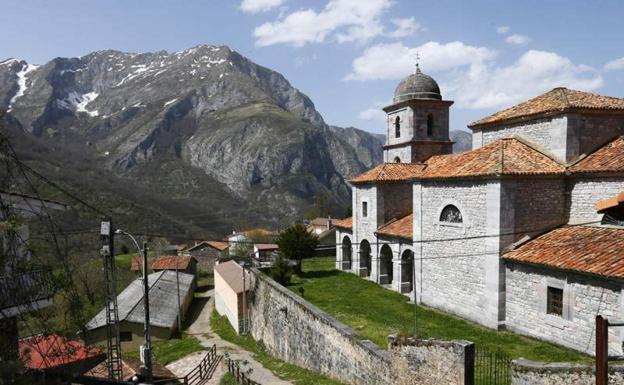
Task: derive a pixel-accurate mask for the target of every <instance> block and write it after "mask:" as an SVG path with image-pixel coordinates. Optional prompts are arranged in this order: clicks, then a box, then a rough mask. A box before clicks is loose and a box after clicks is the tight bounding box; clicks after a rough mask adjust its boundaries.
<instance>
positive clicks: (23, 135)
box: [0, 45, 382, 234]
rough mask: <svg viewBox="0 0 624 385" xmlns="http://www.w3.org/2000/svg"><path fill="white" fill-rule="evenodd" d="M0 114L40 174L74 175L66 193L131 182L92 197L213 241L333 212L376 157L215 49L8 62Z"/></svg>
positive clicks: (370, 139) (2, 72)
mask: <svg viewBox="0 0 624 385" xmlns="http://www.w3.org/2000/svg"><path fill="white" fill-rule="evenodd" d="M1 109H6V110H7V113H6V116H5V117H4V119H3V124H4V126H5V127H8V128H7V130H9V131H10V132H12V133H13V135H14V137H15V138H16V143H17V148H18V151H21V154H22V155H23V156H25V157H26V158H27V159H28V160H29V162H31V163H32V164H33V165H34V166H36V167H37V168H39V169H41V170H48V171H50V172H54V170H59V169H61V170H63V175H58V177H59V178H60V179H67V175H70V174H71V175H73V179H74V180H73V181H72V180H66V181H65V182H66V184H67V185H70V184H74V187H75V188H77V189H79V190H81V191H83V192H84V191H91V190H92V188H93V186H98V185H101V183H100V181H101V179H100V178H102V176H105V177H106V178H110V180H111V181H114V184H115V186H119V185H128V186H132V188H131V189H129V190H128V191H126V190H124V189H117V190H115V191H116V192H115V193H112V192H111V191H112V190H111V189H107V187H106V186H102V188H101V192H102V194H108V196H109V197H114V198H115V199H114V201H123V202H126V203H128V204H130V202H133V201H136V197H135V196H134V195H139V196H141V197H143V199H142V200H141V202H140V204H144V205H145V206H146V207H145V209H146V210H151V211H155V212H159V213H160V214H161V215H162V216H163V219H161V220H168V221H171V222H172V223H178V224H179V225H180V226H178V227H180V228H183V227H184V223H189V224H191V225H193V228H196V229H203V230H204V231H207V232H211V233H215V234H218V233H220V232H221V233H222V232H223V231H225V230H227V231H231V229H232V227H244V226H250V225H273V226H277V225H283V224H286V223H288V222H290V221H292V220H293V219H297V218H298V217H299V215H300V213H301V212H302V210H303V209H304V208H306V207H309V206H310V205H311V204H312V203H313V202H314V201H315V199H317V198H318V197H319V196H324V197H329V198H330V200H331V201H332V202H333V207H334V209H335V211H336V213H335V214H338V215H339V214H342V212H341V211H342V210H343V209H344V208H346V207H347V206H348V205H349V204H350V188H349V187H348V185H347V183H346V180H347V179H348V178H350V177H352V176H354V175H356V174H358V173H361V172H362V171H364V170H366V169H368V168H370V167H372V166H374V165H375V164H377V163H379V162H381V159H382V154H381V152H382V151H381V145H382V141H381V140H380V138H379V137H378V136H375V135H372V134H369V133H366V132H364V131H361V130H358V129H355V128H339V127H335V126H329V125H327V124H326V123H325V122H324V120H323V118H322V116H321V115H320V114H319V113H318V112H317V111H316V109H315V108H314V104H313V103H312V101H311V100H310V99H309V98H308V97H307V96H306V95H304V94H303V93H301V92H300V91H299V90H297V89H296V88H294V87H293V86H292V85H291V84H290V83H289V82H288V81H287V80H286V79H285V78H284V77H283V76H282V75H281V74H279V73H277V72H275V71H272V70H270V69H268V68H265V67H262V66H259V65H257V64H255V63H253V62H252V61H251V60H249V59H247V58H246V57H244V56H242V55H240V54H239V53H237V52H235V51H233V50H231V49H229V48H228V47H225V46H208V45H201V46H197V47H194V48H191V49H188V50H185V51H181V52H176V53H167V52H164V51H162V52H154V53H141V54H131V53H123V52H118V51H113V50H105V51H98V52H93V53H90V54H88V55H85V56H82V57H80V58H56V59H53V60H51V61H50V62H48V63H46V64H44V65H41V66H35V65H32V64H29V63H27V62H25V61H20V60H15V59H9V60H5V61H3V62H0V110H1ZM27 143H28V144H27ZM33 148H38V149H40V150H38V151H33ZM52 149H54V150H52ZM52 154H53V155H54V156H53V155H52ZM59 154H63V155H60V156H59ZM65 154H71V156H67V155H65ZM86 164H89V165H90V166H89V167H88V168H87V167H84V165H86ZM163 200H164V201H166V204H165V205H164V206H163V205H162V202H161V201H163ZM100 202H101V204H103V205H109V206H111V209H112V208H114V207H115V205H114V204H111V201H110V200H100ZM159 202H160V203H159ZM148 203H149V204H148ZM117 211H121V212H120V213H118V215H119V216H120V217H121V218H122V221H123V220H126V221H134V222H135V223H136V225H137V226H152V227H153V226H154V223H153V220H145V221H143V223H141V222H140V221H138V222H137V219H136V212H140V210H134V211H136V212H134V211H133V212H134V214H135V215H131V214H128V213H127V212H125V211H123V210H117ZM180 213H184V214H183V215H182V214H180ZM124 218H125V219H124ZM189 218H191V219H189ZM198 218H199V219H198ZM201 221H203V222H201Z"/></svg>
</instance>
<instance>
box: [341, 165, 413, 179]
mask: <svg viewBox="0 0 624 385" xmlns="http://www.w3.org/2000/svg"><path fill="white" fill-rule="evenodd" d="M424 168H425V165H424V164H422V163H382V164H380V165H378V166H377V167H375V168H373V169H370V170H368V171H366V172H365V173H363V174H360V175H358V176H356V177H355V178H353V179H351V180H350V182H351V183H369V182H399V181H408V180H412V179H414V178H416V177H417V176H419V175H420V173H421V172H422V170H423V169H424Z"/></svg>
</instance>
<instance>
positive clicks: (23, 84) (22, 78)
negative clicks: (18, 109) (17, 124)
mask: <svg viewBox="0 0 624 385" xmlns="http://www.w3.org/2000/svg"><path fill="white" fill-rule="evenodd" d="M37 68H39V66H38V65H34V64H25V65H24V66H23V67H22V69H21V70H20V72H18V73H17V86H18V89H17V92H16V93H15V95H13V97H12V98H11V100H9V108H8V109H7V112H10V111H11V110H12V107H13V103H15V101H16V100H17V99H18V98H20V97H22V96H24V92H26V89H27V88H28V83H27V80H28V79H27V77H26V75H28V74H29V73H30V72H32V71H34V70H36V69H37Z"/></svg>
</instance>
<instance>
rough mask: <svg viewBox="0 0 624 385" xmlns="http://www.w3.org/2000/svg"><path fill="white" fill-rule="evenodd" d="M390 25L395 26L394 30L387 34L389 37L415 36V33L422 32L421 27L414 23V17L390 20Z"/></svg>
mask: <svg viewBox="0 0 624 385" xmlns="http://www.w3.org/2000/svg"><path fill="white" fill-rule="evenodd" d="M391 21H392V24H394V25H395V26H396V29H395V30H394V31H392V32H390V33H388V36H389V37H394V38H402V37H407V36H411V35H413V34H415V33H416V32H418V31H420V30H423V27H422V26H421V25H420V24H419V23H417V22H416V19H415V18H414V17H410V18H407V19H392V20H391Z"/></svg>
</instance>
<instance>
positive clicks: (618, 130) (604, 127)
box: [570, 114, 624, 155]
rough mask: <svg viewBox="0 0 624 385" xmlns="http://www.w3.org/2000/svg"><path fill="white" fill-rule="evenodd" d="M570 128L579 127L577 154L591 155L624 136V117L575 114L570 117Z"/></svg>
mask: <svg viewBox="0 0 624 385" xmlns="http://www.w3.org/2000/svg"><path fill="white" fill-rule="evenodd" d="M570 127H574V128H575V127H578V134H577V136H578V143H576V146H578V149H576V152H577V153H578V154H579V155H581V154H590V153H592V152H594V151H595V150H597V149H598V148H599V147H602V146H603V145H604V144H605V143H607V142H609V141H611V140H612V139H614V138H615V137H617V136H618V135H622V134H624V116H622V115H620V116H604V115H599V116H596V115H590V114H574V115H571V116H570Z"/></svg>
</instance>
